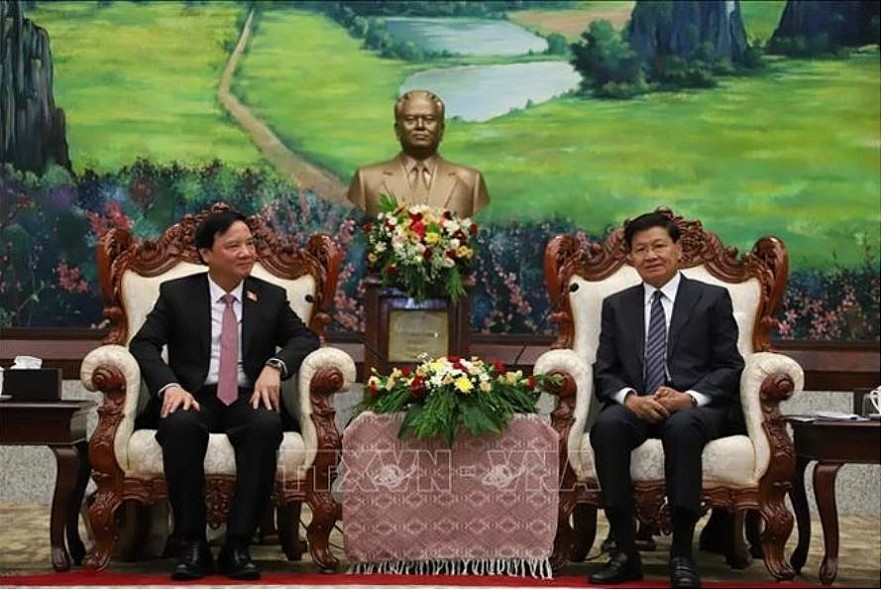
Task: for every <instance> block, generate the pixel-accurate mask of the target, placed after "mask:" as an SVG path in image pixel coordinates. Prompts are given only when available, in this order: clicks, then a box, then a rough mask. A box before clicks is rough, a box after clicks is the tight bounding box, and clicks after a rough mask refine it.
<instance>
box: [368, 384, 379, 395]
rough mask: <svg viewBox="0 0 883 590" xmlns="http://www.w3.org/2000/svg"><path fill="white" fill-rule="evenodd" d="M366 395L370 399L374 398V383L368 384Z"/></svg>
mask: <svg viewBox="0 0 883 590" xmlns="http://www.w3.org/2000/svg"><path fill="white" fill-rule="evenodd" d="M368 395H370V396H371V397H374V396H375V395H377V384H376V383H369V384H368Z"/></svg>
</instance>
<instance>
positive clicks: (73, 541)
mask: <svg viewBox="0 0 883 590" xmlns="http://www.w3.org/2000/svg"><path fill="white" fill-rule="evenodd" d="M94 406H95V402H94V401H57V402H19V401H15V400H10V401H0V444H2V445H39V446H43V445H46V446H48V447H49V448H50V449H51V450H52V453H53V454H54V455H55V460H56V463H57V465H58V473H57V475H56V478H55V494H54V495H53V497H52V517H51V520H50V528H49V540H50V543H51V545H52V567H54V568H55V570H56V571H67V570H69V569H70V567H71V557H73V561H74V563H76V564H77V565H79V564H81V563H82V562H83V557H85V555H86V548H85V547H84V545H83V541H82V540H81V539H80V534H79V531H78V530H77V522H78V519H79V514H80V504H82V502H83V492H84V491H85V490H86V484H87V483H88V481H89V460H88V456H87V447H86V417H87V415H88V413H89V410H90V409H91V408H92V407H94ZM65 535H66V536H67V546H68V547H69V548H70V554H68V550H67V547H65V543H64V541H65Z"/></svg>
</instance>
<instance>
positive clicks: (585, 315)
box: [568, 265, 761, 365]
mask: <svg viewBox="0 0 883 590" xmlns="http://www.w3.org/2000/svg"><path fill="white" fill-rule="evenodd" d="M682 272H683V274H684V276H687V277H689V278H691V279H696V280H699V281H702V282H705V283H710V284H712V285H719V286H721V287H724V288H726V289H727V290H728V291H729V292H730V297H731V298H732V300H733V317H734V318H735V319H736V324H737V325H738V326H739V341H738V347H739V353H740V354H741V355H742V356H743V357H745V356H747V355H749V354H751V353H752V352H754V344H753V336H754V333H753V330H754V320H755V317H756V315H757V312H758V306H759V305H760V295H761V290H760V281H758V280H757V279H756V278H754V277H751V278H749V279H746V280H744V281H742V282H739V283H731V282H726V281H723V280H721V279H719V278H718V277H716V276H714V275H713V274H711V273H710V272H709V271H708V269H707V268H706V267H704V266H695V267H692V268H686V269H683V270H682ZM640 281H641V278H640V277H639V276H638V272H637V271H636V270H635V268H634V267H633V266H630V265H623V266H621V267H620V268H619V269H618V270H617V271H616V272H614V273H613V274H612V275H610V276H609V277H606V278H604V279H602V280H599V281H592V280H588V279H585V278H583V277H581V276H579V275H573V276H572V277H571V280H570V288H569V295H568V298H569V299H570V308H571V310H572V311H573V330H574V338H573V351H574V352H576V353H577V354H578V355H580V356H581V357H582V358H584V359H586V361H587V362H588V363H589V364H590V365H591V364H593V363H594V362H595V356H596V354H597V351H598V339H599V337H600V332H601V304H602V303H603V301H604V298H606V297H607V296H609V295H612V294H614V293H617V292H619V291H622V290H623V289H627V288H628V287H631V286H632V285H636V284H638V283H639V282H640Z"/></svg>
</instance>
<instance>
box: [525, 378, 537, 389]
mask: <svg viewBox="0 0 883 590" xmlns="http://www.w3.org/2000/svg"><path fill="white" fill-rule="evenodd" d="M527 386H528V387H530V388H531V389H536V388H537V380H536V378H535V377H534V376H533V375H531V376H530V377H528V378H527Z"/></svg>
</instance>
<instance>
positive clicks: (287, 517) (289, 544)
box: [277, 502, 306, 561]
mask: <svg viewBox="0 0 883 590" xmlns="http://www.w3.org/2000/svg"><path fill="white" fill-rule="evenodd" d="M300 512H301V503H300V502H289V503H288V504H284V505H282V506H279V507H278V509H277V519H278V527H279V542H280V544H281V545H282V552H283V553H284V554H285V557H287V558H288V561H300V560H301V558H302V557H303V550H304V548H305V545H306V543H302V542H301V540H300V538H299V535H298V531H299V530H300Z"/></svg>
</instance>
